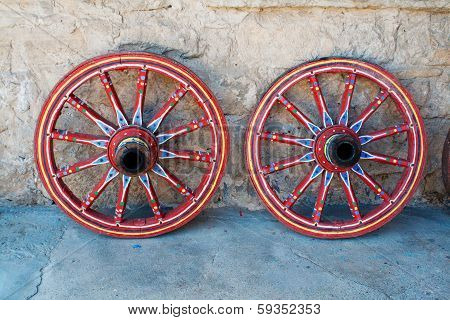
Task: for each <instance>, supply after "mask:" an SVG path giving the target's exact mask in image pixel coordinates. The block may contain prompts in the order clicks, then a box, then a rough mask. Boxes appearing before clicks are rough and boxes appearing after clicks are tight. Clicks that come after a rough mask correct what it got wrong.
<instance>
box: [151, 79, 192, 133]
mask: <svg viewBox="0 0 450 320" xmlns="http://www.w3.org/2000/svg"><path fill="white" fill-rule="evenodd" d="M187 91H188V89H187V88H185V87H184V86H183V85H180V88H178V89H177V90H175V92H174V93H172V95H171V96H170V98H169V100H167V102H166V103H165V104H164V105H163V106H162V107H161V109H159V110H158V112H157V113H156V114H155V115H154V116H153V118H152V120H150V122H149V123H148V124H147V128H148V129H149V130H150V131H151V132H153V133H155V132H156V130H158V128H159V126H160V125H161V123H162V122H163V121H164V119H165V117H166V116H167V115H168V114H169V112H170V111H172V109H173V108H175V106H176V105H177V103H178V101H180V99H181V98H183V97H184V95H185V94H186V92H187Z"/></svg>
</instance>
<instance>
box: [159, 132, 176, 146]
mask: <svg viewBox="0 0 450 320" xmlns="http://www.w3.org/2000/svg"><path fill="white" fill-rule="evenodd" d="M173 136H174V135H173V134H160V135H158V136H157V137H156V139H157V140H158V144H163V143H164V142H166V141H167V140H169V139H171V138H172V137H173Z"/></svg>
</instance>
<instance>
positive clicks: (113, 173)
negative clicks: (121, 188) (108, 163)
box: [105, 167, 119, 183]
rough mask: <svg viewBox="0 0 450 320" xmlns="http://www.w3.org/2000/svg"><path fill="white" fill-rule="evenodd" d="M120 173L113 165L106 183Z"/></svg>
mask: <svg viewBox="0 0 450 320" xmlns="http://www.w3.org/2000/svg"><path fill="white" fill-rule="evenodd" d="M118 174H119V171H117V170H116V169H114V167H111V169H109V172H108V177H107V178H106V180H105V183H108V182H110V181H111V180H112V179H114V178H115V177H117V175H118Z"/></svg>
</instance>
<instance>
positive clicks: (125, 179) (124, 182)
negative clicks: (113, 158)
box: [122, 175, 131, 189]
mask: <svg viewBox="0 0 450 320" xmlns="http://www.w3.org/2000/svg"><path fill="white" fill-rule="evenodd" d="M130 181H131V178H130V177H129V176H126V175H123V176H122V185H123V188H124V189H126V188H127V187H128V185H129V184H130Z"/></svg>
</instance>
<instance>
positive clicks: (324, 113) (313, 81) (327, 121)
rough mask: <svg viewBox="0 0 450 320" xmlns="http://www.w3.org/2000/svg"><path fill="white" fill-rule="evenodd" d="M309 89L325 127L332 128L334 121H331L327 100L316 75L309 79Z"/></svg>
mask: <svg viewBox="0 0 450 320" xmlns="http://www.w3.org/2000/svg"><path fill="white" fill-rule="evenodd" d="M309 87H310V89H311V92H312V94H313V96H314V100H315V101H316V105H317V109H318V110H319V115H320V119H322V123H323V125H324V127H329V126H332V125H333V119H331V117H330V114H329V112H328V108H327V105H326V103H325V99H324V97H323V94H322V90H321V89H320V85H319V80H317V77H316V76H315V75H312V76H310V77H309Z"/></svg>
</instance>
